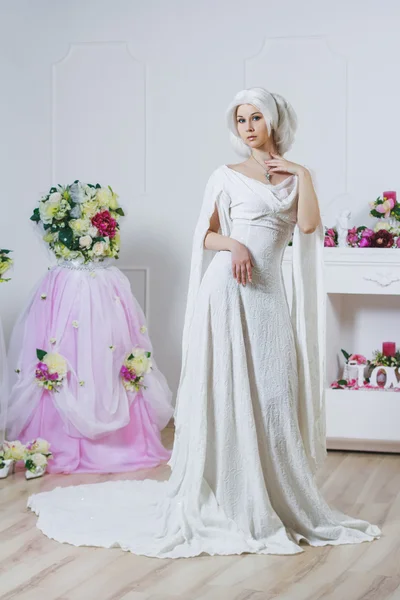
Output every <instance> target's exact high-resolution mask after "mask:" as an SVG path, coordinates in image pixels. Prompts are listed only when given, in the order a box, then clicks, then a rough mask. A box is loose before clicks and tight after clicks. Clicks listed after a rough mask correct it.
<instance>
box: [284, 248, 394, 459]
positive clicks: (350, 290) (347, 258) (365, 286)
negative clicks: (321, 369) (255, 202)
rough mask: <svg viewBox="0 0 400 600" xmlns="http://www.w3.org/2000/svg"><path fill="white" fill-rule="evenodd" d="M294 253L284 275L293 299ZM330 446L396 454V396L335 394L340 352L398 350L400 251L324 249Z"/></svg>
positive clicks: (288, 256) (288, 255) (368, 353)
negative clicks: (389, 344)
mask: <svg viewBox="0 0 400 600" xmlns="http://www.w3.org/2000/svg"><path fill="white" fill-rule="evenodd" d="M291 259H292V249H291V248H288V249H287V251H286V252H285V256H284V261H283V273H284V279H285V285H286V288H287V293H288V300H289V303H290V298H291V290H292V285H291ZM324 262H325V270H324V272H325V291H326V294H327V297H326V374H325V387H326V413H327V446H328V448H332V449H333V448H336V449H348V450H370V451H387V452H400V392H392V391H388V392H383V391H378V392H376V391H366V390H359V391H349V390H333V389H331V388H330V384H331V383H332V381H334V380H335V379H337V378H339V377H340V376H341V370H342V366H343V357H342V355H341V352H340V350H341V348H344V349H346V350H347V351H349V352H357V353H360V354H365V355H366V356H367V357H368V358H369V357H370V356H371V354H372V350H373V349H380V348H381V343H382V342H383V341H395V342H397V344H398V346H400V249H393V248H388V249H382V248H324Z"/></svg>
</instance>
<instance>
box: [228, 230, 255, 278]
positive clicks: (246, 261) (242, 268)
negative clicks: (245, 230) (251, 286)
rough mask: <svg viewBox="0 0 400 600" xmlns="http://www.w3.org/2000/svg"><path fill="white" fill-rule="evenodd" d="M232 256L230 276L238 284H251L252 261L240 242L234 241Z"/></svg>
mask: <svg viewBox="0 0 400 600" xmlns="http://www.w3.org/2000/svg"><path fill="white" fill-rule="evenodd" d="M231 254H232V274H233V276H234V278H235V279H236V280H237V282H238V283H241V284H242V285H244V286H245V285H246V280H247V281H249V283H252V268H253V267H254V265H253V261H252V259H251V256H250V252H249V250H248V249H247V248H246V246H244V245H243V244H241V243H240V242H238V241H236V240H234V244H233V246H232V249H231Z"/></svg>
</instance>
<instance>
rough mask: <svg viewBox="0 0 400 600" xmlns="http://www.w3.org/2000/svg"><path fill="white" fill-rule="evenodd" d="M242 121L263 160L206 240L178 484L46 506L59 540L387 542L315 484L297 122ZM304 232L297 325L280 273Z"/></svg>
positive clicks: (318, 418) (258, 101)
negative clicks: (294, 151) (294, 153)
mask: <svg viewBox="0 0 400 600" xmlns="http://www.w3.org/2000/svg"><path fill="white" fill-rule="evenodd" d="M228 125H229V128H230V130H231V133H232V136H233V140H234V143H235V144H236V146H239V149H241V150H244V151H246V152H247V153H248V155H250V157H249V158H248V160H246V161H244V162H243V163H240V164H239V165H231V166H227V165H222V166H221V167H219V168H218V169H216V171H214V173H213V174H212V176H211V178H210V180H209V182H208V185H207V188H206V192H205V197H204V202H203V207H202V210H201V214H200V218H199V221H198V224H197V228H196V232H195V237H194V244H193V255H192V265H191V275H190V284H189V294H188V303H187V311H186V318H185V327H184V337H183V365H182V373H181V381H180V386H179V391H178V405H177V410H176V439H175V446H174V450H173V454H172V457H171V461H170V464H171V467H172V473H171V476H170V479H169V480H168V481H167V482H162V483H159V482H155V481H149V480H146V481H142V482H132V481H122V482H110V483H105V484H97V485H95V486H78V487H75V488H64V489H56V490H54V491H53V492H50V493H45V494H39V495H36V496H32V497H31V498H30V499H29V502H28V505H29V506H30V508H31V509H32V510H34V511H35V512H36V513H37V514H38V515H39V520H38V527H39V528H40V529H42V531H43V532H44V533H45V534H46V535H48V536H50V537H52V538H54V539H56V540H58V541H62V542H69V543H72V544H75V545H83V544H86V545H96V546H104V547H111V546H113V545H119V546H121V547H122V548H123V549H125V550H130V551H132V552H134V553H136V554H145V555H147V556H157V557H168V558H177V557H189V556H196V555H198V554H200V553H202V552H205V553H208V554H211V555H212V554H239V553H242V552H256V553H261V554H295V553H298V552H302V551H303V549H302V548H301V547H300V545H299V542H300V541H301V540H304V541H306V542H307V543H308V544H310V545H313V546H323V545H326V544H332V545H337V544H348V543H358V542H363V541H371V540H373V539H374V538H376V537H379V536H380V533H381V532H380V530H379V528H378V527H376V526H374V525H370V524H369V523H367V522H365V521H362V520H360V519H352V518H351V517H348V516H346V515H344V514H342V513H340V512H339V511H335V510H332V509H330V508H329V507H328V506H327V504H326V502H325V501H324V499H323V498H322V496H321V494H320V493H319V491H318V488H317V486H316V482H315V478H314V473H315V471H316V468H317V467H318V465H319V464H320V463H321V462H322V460H323V458H324V456H325V445H324V411H323V401H322V399H321V398H322V395H321V390H322V371H321V370H320V369H321V366H322V365H321V361H320V360H319V358H318V357H319V356H320V355H321V354H322V347H321V344H322V342H323V340H322V335H321V330H319V329H318V325H320V323H322V319H321V321H320V322H318V319H319V318H321V298H322V293H321V285H320V284H321V280H322V274H321V271H320V269H321V257H322V254H321V252H322V245H323V229H322V225H321V222H320V215H319V209H318V200H317V198H316V195H315V192H314V188H313V184H312V181H311V178H310V175H309V173H308V172H307V170H306V169H304V168H303V167H301V166H300V165H297V164H295V163H292V162H289V161H286V160H285V159H283V158H282V157H281V155H282V154H283V153H284V152H286V151H287V150H288V149H289V147H290V145H291V143H292V141H293V137H294V131H295V128H296V118H295V114H294V112H293V109H292V108H291V107H290V105H289V104H288V103H287V102H285V100H284V99H283V98H282V97H281V96H278V95H276V94H274V95H273V94H270V93H269V92H267V91H266V90H263V89H261V88H253V89H250V90H243V91H242V92H240V93H239V94H238V95H237V96H236V97H235V99H234V101H233V102H232V104H231V105H230V107H229V109H228ZM277 153H279V155H278V154H277ZM264 163H265V167H264ZM296 223H297V225H298V226H297V227H295V226H296ZM293 231H294V233H295V235H294V242H293V243H294V262H293V264H294V291H295V293H294V307H293V322H294V326H292V323H291V321H290V316H289V311H288V306H287V301H286V296H285V292H284V287H283V280H282V273H281V262H282V257H283V253H284V250H285V248H286V247H287V244H288V242H289V240H290V238H291V236H292V233H293ZM210 250H212V251H217V253H216V254H213V259H212V262H211V264H209V266H208V268H207V269H205V267H206V266H207V265H206V263H207V259H208V258H209V251H210ZM203 273H204V274H203ZM306 319H309V320H307V322H306ZM319 338H320V339H319ZM320 350H321V351H320ZM110 505H112V506H114V507H118V510H116V511H110V510H105V509H106V507H109V506H110Z"/></svg>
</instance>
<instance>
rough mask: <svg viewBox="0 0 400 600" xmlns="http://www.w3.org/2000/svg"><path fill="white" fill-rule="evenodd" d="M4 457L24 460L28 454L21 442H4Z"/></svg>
mask: <svg viewBox="0 0 400 600" xmlns="http://www.w3.org/2000/svg"><path fill="white" fill-rule="evenodd" d="M3 448H4V459H5V460H10V459H11V460H23V458H24V456H25V455H26V448H25V446H24V445H23V444H21V442H19V441H18V440H16V441H15V442H4V445H3Z"/></svg>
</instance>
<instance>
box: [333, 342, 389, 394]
mask: <svg viewBox="0 0 400 600" xmlns="http://www.w3.org/2000/svg"><path fill="white" fill-rule="evenodd" d="M341 352H342V354H343V356H344V358H345V367H344V370H343V377H342V378H340V379H338V380H337V381H334V382H333V383H332V384H331V388H332V389H336V390H337V389H341V390H343V389H351V390H359V389H374V390H376V389H379V390H381V389H383V388H385V389H391V390H393V391H398V392H400V370H399V369H400V351H398V350H397V349H396V345H395V343H394V342H384V343H383V347H382V351H380V350H375V351H374V353H373V357H372V359H367V358H366V357H365V356H363V355H362V354H349V353H348V352H346V350H343V349H342V350H341ZM360 367H361V368H360ZM380 367H382V368H381V369H380ZM389 376H390V381H388V378H389ZM386 382H387V383H388V384H387V385H386Z"/></svg>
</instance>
